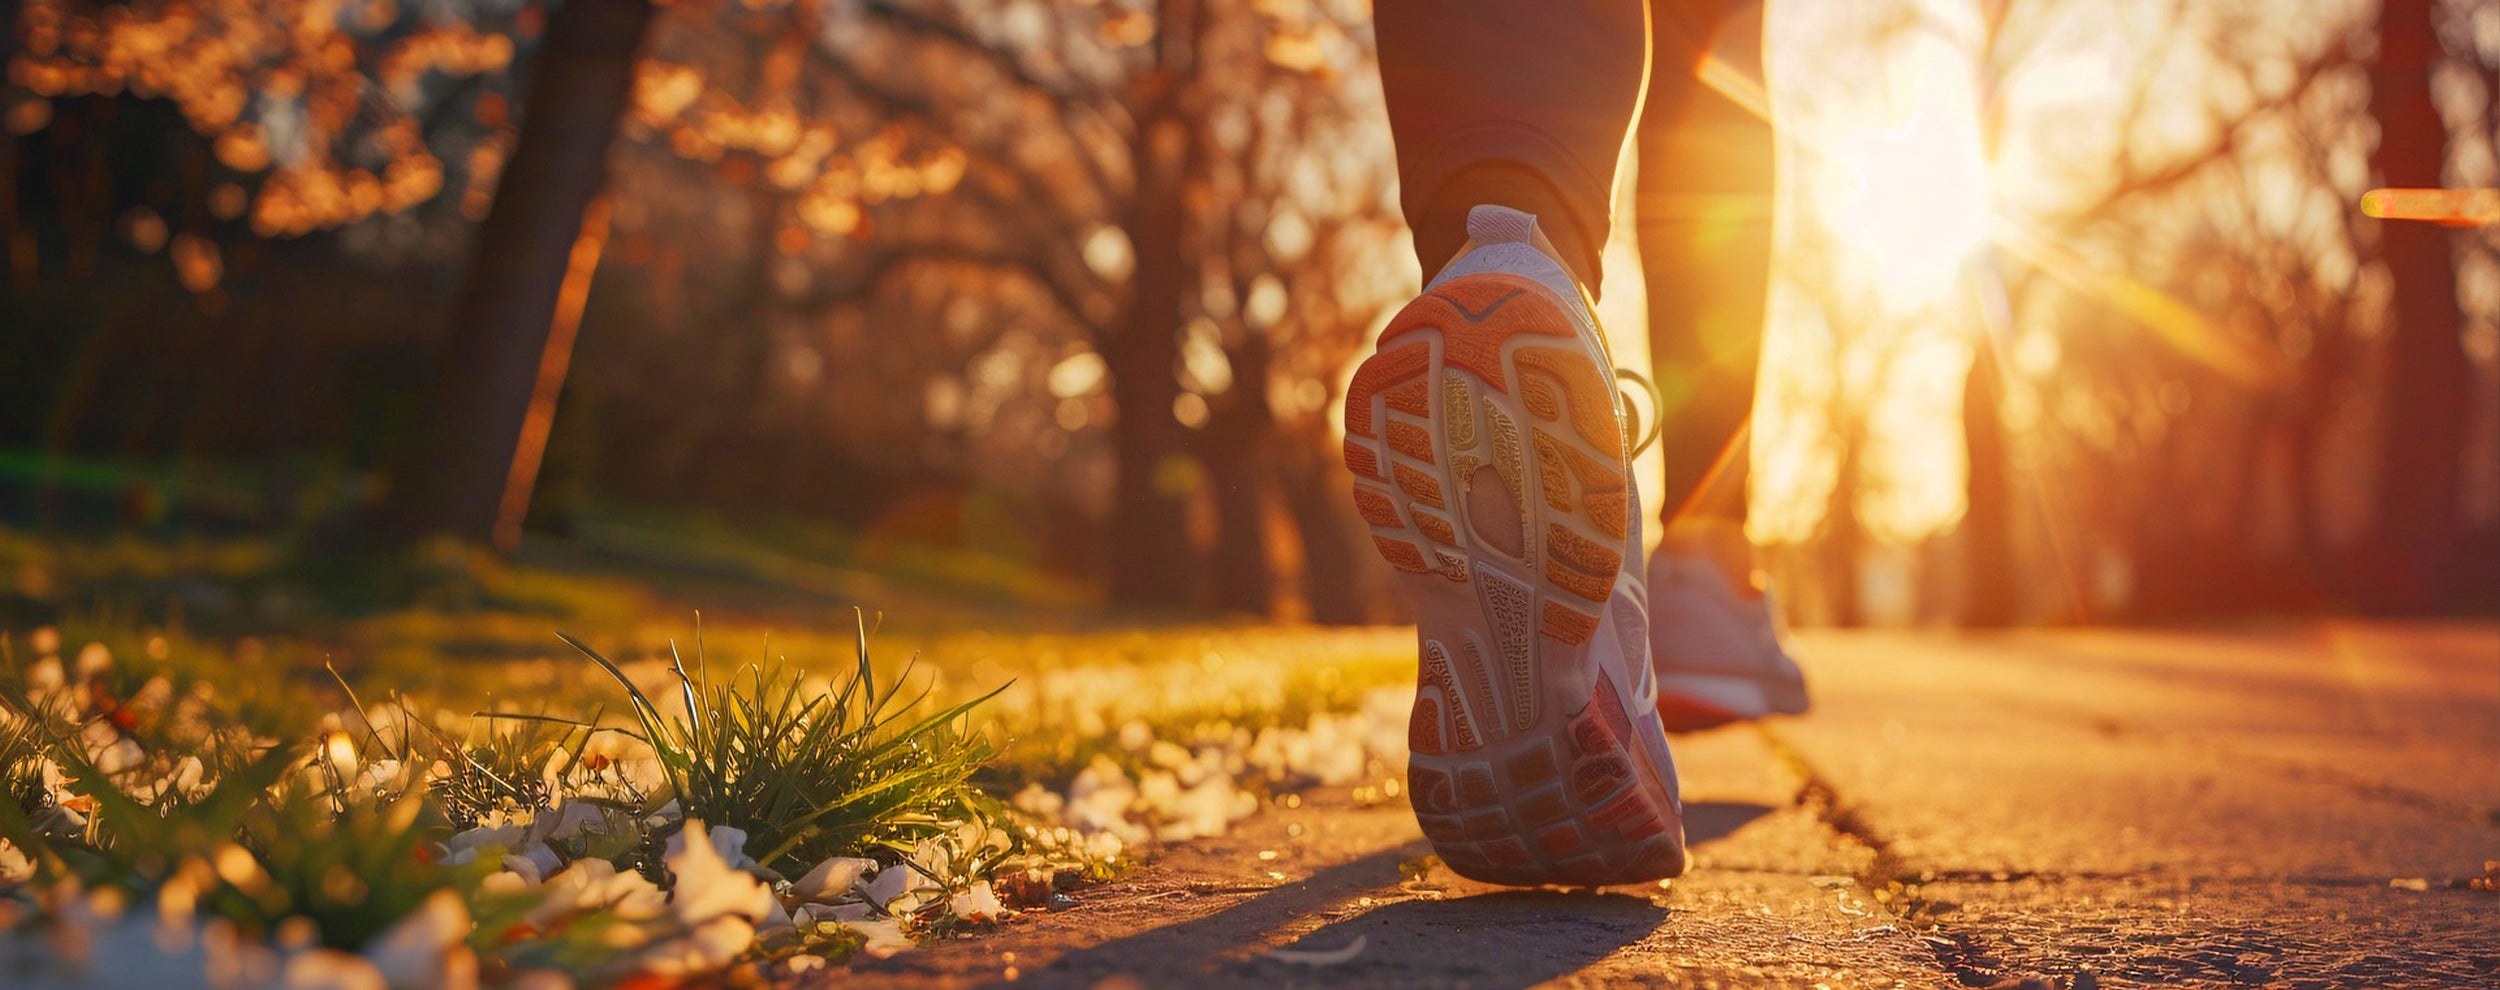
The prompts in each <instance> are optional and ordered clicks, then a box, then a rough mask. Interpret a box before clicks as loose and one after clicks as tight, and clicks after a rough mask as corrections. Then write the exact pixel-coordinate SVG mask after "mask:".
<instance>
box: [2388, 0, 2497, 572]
mask: <svg viewBox="0 0 2500 990" xmlns="http://www.w3.org/2000/svg"><path fill="white" fill-rule="evenodd" d="M2436 6H2437V4H2436V3H2435V2H2434V0H2386V2H2385V4H2384V5H2383V6H2382V7H2381V9H2380V13H2379V43H2378V62H2377V64H2376V65H2375V66H2374V67H2373V69H2372V71H2371V79H2370V81H2371V94H2370V113H2371V115H2372V116H2374V117H2376V118H2377V119H2378V124H2379V144H2378V149H2377V151H2376V152H2375V153H2373V155H2372V156H2371V164H2372V165H2373V166H2374V167H2375V168H2376V170H2377V171H2378V174H2379V181H2380V182H2381V183H2382V184H2384V185H2387V186H2391V187H2398V188H2431V187H2436V186H2438V185H2440V179H2441V175H2440V173H2441V170H2442V166H2443V165H2444V164H2445V163H2446V160H2447V146H2448V130H2447V125H2446V123H2445V122H2444V121H2442V120H2441V119H2440V116H2439V109H2438V107H2437V106H2436V105H2435V104H2434V103H2433V102H2432V99H2431V86H2430V81H2431V80H2430V76H2431V69H2432V67H2433V66H2434V65H2436V64H2437V63H2438V60H2439V55H2440V47H2439V38H2438V35H2437V33H2436V30H2435V27H2434V25H2433V23H2432V20H2433V17H2434V8H2435V7H2436ZM2379 248H2380V253H2381V256H2382V257H2383V259H2384V260H2385V261H2386V263H2387V270H2388V274H2389V275H2390V276H2391V277H2392V278H2393V280H2394V282H2395V298H2394V303H2395V307H2394V308H2395V326H2394V328H2393V332H2392V333H2390V334H2389V335H2388V344H2387V346H2388V347H2389V348H2390V350H2389V355H2388V357H2389V361H2388V378H2389V383H2390V384H2389V387H2388V389H2387V402H2388V405H2387V409H2386V415H2385V416H2384V417H2383V418H2382V421H2381V422H2382V428H2381V429H2382V432H2381V433H2380V438H2379V448H2380V464H2379V497H2378V532H2377V534H2376V538H2375V541H2374V542H2375V543H2376V545H2377V547H2378V551H2379V553H2380V554H2381V556H2382V559H2380V560H2378V561H2375V562H2374V563H2375V564H2376V565H2377V566H2375V567H2373V568H2371V569H2372V570H2373V571H2375V572H2376V573H2373V574H2372V575H2371V577H2372V580H2371V581H2370V584H2371V586H2372V587H2371V589H2370V590H2371V592H2372V594H2371V595H2370V598H2371V600H2370V601H2368V602H2367V604H2369V605H2371V606H2372V607H2374V608H2376V609H2378V610H2381V611H2387V612H2400V613H2408V614H2411V613H2422V612H2430V611H2435V610H2437V609H2439V608H2441V607H2443V606H2445V605H2448V604H2451V603H2452V602H2453V601H2454V599H2455V594H2454V592H2455V587H2454V586H2455V585H2456V584H2457V583H2458V579H2459V578H2461V577H2462V576H2463V575H2462V574H2461V568H2460V567H2459V564H2460V563H2461V562H2460V561H2458V560H2457V558H2456V554H2455V550H2456V541H2457V538H2458V537H2459V535H2460V533H2461V531H2462V529H2463V518H2462V513H2461V512H2460V510H2459V506H2458V484H2459V481H2460V480H2461V477H2462V473H2463V472H2462V470H2461V461H2462V460H2463V458H2464V448H2465V430H2466V415H2467V411H2468V408H2467V407H2468V405H2469V403H2470V402H2471V396H2472V388H2473V382H2472V374H2473V365H2472V364H2471V362H2470V360H2469V359H2468V358H2467V357H2466V354H2465V347H2464V341H2463V338H2462V335H2461V330H2462V325H2463V316H2462V314H2461V311H2460V309H2459V307H2458V305H2457V273H2456V253H2455V249H2454V246H2453V243H2452V235H2451V234H2450V233H2449V231H2448V230H2446V229H2445V228H2442V227H2439V226H2434V225H2431V224H2424V223H2408V222H2404V221H2391V222H2388V223H2385V224H2382V225H2380V228H2379Z"/></svg>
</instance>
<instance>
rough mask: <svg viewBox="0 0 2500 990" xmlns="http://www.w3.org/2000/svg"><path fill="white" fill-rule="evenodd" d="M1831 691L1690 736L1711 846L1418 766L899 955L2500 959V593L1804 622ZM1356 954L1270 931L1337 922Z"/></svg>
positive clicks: (2451, 979) (868, 977)
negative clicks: (2389, 620) (1422, 861)
mask: <svg viewBox="0 0 2500 990" xmlns="http://www.w3.org/2000/svg"><path fill="white" fill-rule="evenodd" d="M1810 646H1811V648H1812V649H1813V651H1814V658H1815V661H1816V662H1815V665H1814V672H1815V676H1816V678H1817V680H1816V685H1817V687H1818V689H1819V697H1818V709H1817V712H1816V714H1815V715H1814V716H1812V717H1810V718H1806V719H1800V720H1796V721H1793V722H1788V723H1783V724H1780V725H1776V726H1772V727H1769V728H1768V729H1755V728H1750V727H1747V728H1738V729H1732V730H1722V731H1719V732H1714V733H1708V734H1703V735H1700V736H1693V737H1686V738H1683V739H1679V740H1678V742H1677V758H1678V762H1679V764H1680V766H1681V769H1682V771H1683V775H1684V779H1685V781H1686V785H1685V800H1686V804H1687V812H1688V819H1689V832H1690V835H1691V839H1692V842H1693V846H1694V850H1695V866H1694V869H1693V871H1692V872H1691V873H1690V874H1688V875H1687V876H1686V877H1685V878H1683V879H1680V880H1677V881H1674V882H1673V883H1672V884H1669V885H1667V886H1665V887H1664V888H1659V887H1643V888H1614V889H1608V890H1604V891H1598V892H1587V891H1580V892H1564V891H1553V890H1547V891H1509V890H1500V889H1495V888H1488V887H1484V886H1482V885H1478V884H1473V883H1470V882H1467V881H1464V880H1460V879H1458V878H1456V877H1454V876H1452V875H1451V874H1450V873H1449V872H1448V871H1447V870H1443V869H1437V868H1436V869H1433V870H1431V871H1429V872H1427V873H1425V874H1423V876H1422V877H1421V878H1420V879H1413V878H1410V877H1409V876H1408V875H1407V874H1406V873H1404V872H1402V871H1401V864H1402V863H1406V862H1408V861H1411V860H1414V859H1416V858H1418V857H1421V856H1422V855H1424V853H1425V852H1426V851H1427V850H1426V848H1425V846H1424V844H1423V842H1422V839H1421V837H1420V835H1419V833H1418V832H1417V831H1416V829H1415V826H1414V824H1413V822H1412V820H1411V818H1410V817H1409V813H1408V810H1407V808H1406V807H1405V805H1404V804H1403V803H1402V802H1398V801H1389V802H1385V803H1375V804H1372V805H1368V806H1363V805H1358V804H1356V803H1355V802H1354V801H1353V800H1351V797H1350V795H1347V794H1344V793H1322V794H1315V795H1308V796H1306V801H1305V803H1304V804H1303V805H1302V806H1301V807H1298V808H1284V807H1280V806H1274V805H1271V806H1270V807H1269V808H1268V809H1267V810H1266V811H1265V812H1264V813H1262V814H1261V815H1259V816H1257V817H1255V818H1253V819H1251V820H1250V821H1248V822H1245V823H1243V825H1242V827H1240V828H1239V829H1238V830H1236V831H1235V832H1234V833H1233V834H1231V835H1229V836H1227V837H1225V838H1222V839H1217V840H1209V841H1202V842H1197V843H1191V844H1187V845H1184V846H1180V847H1176V848H1172V849H1168V850H1165V851H1164V852H1163V854H1162V856H1161V857H1160V858H1159V859H1158V860H1157V861H1156V862H1155V863H1154V864H1153V865H1152V866H1151V867H1149V868H1147V869H1145V870H1142V871H1141V872H1140V873H1139V874H1138V875H1136V876H1135V877H1133V878H1131V879H1129V880H1126V881H1123V882H1120V883H1116V884H1111V885H1106V886H1104V887H1101V888H1097V889H1095V890H1092V891H1089V892H1087V894H1086V896H1085V899H1084V903H1083V904H1082V905H1080V906H1078V907H1076V908H1072V909H1069V910H1066V911H1062V912H1058V913H1053V914H1044V915H1036V916H1029V917H1027V918H1024V919H1020V920H1018V921H1016V922H1014V923H1012V924H1010V925H1008V926H1006V927H1005V928H1003V929H1002V930H1000V931H998V932H996V933H993V934H989V935H985V936H982V937H978V938H969V939H962V940H956V941H951V942H947V943H943V944H939V945H934V946H929V947H925V948H923V949H921V950H919V951H915V952H911V953H907V954H905V955H903V956H899V957H896V958H894V959H890V960H885V961H881V962H863V963H861V964H859V965H858V966H857V967H855V969H854V970H853V971H851V972H848V973H836V974H829V975H830V977H831V979H832V980H833V981H838V982H844V983H846V984H850V983H857V982H868V983H875V984H888V985H899V986H993V985H996V986H1004V985H1007V984H1009V983H1013V984H1016V985H1019V986H1021V985H1035V986H1045V987H1062V986H1064V987H1085V988H1096V987H1105V988H1109V987H1138V986H1143V987H1226V986H1294V985H1322V984H1328V985H1341V984H1356V985H1392V986H1417V987H1437V986H1453V987H1461V986H1464V987H1516V986H1531V985H1539V984H1548V983H1552V984H1559V985H1568V986H1615V985H1623V986H1666V987H1714V986H1799V987H1803V986H1824V987H1830V988H1847V987H1896V986H1909V987H1929V986H1932V987H1953V986H1971V987H1986V986H2006V987H2084V986H2095V987H2107V986H2132V985H2199V986H2217V987H2221V986H2286V987H2330V986H2356V985H2369V986H2490V985H2493V984H2494V983H2495V982H2500V898H2495V896H2494V895H2493V894H2491V893H2487V892H2484V891H2480V890H2475V889H2470V884H2471V879H2472V878H2473V877H2474V876H2476V875H2478V874H2480V873H2481V872H2483V870H2484V866H2483V862H2484V860H2486V859H2500V628H2495V627H2491V626H2473V627H2454V628H2444V629H2427V630H2385V629H2373V628H2364V627H2337V628H2329V629H2304V630H2287V631H2284V632H2282V633H2280V634H2261V635H2243V636H2235V637H2215V636H2185V635H2170V636H2164V635H2132V636H2121V635H2104V634H2064V635H2035V636H2022V637H2009V638H2003V639H1990V640H1971V639H1935V638H1922V637H1908V636H1861V637H1848V638H1821V639H1817V640H1814V641H1813V642H1812V643H1811V644H1810ZM1358 941H1359V943H1360V945H1361V948H1360V951H1358V952H1352V953H1350V954H1347V953H1344V952H1342V951H1340V952H1339V953H1338V954H1339V955H1347V956H1348V957H1347V958H1345V959H1344V960H1343V961H1339V962H1331V963H1325V964H1318V963H1313V962H1309V961H1287V960H1285V959H1280V958H1278V957H1276V956H1272V955H1270V952H1271V950H1276V949H1284V950H1286V951H1287V952H1288V953H1291V952H1304V953H1312V954H1322V953H1328V952H1329V951H1330V950H1345V949H1347V948H1348V947H1349V946H1353V945H1355V944H1356V943H1357V942H1358Z"/></svg>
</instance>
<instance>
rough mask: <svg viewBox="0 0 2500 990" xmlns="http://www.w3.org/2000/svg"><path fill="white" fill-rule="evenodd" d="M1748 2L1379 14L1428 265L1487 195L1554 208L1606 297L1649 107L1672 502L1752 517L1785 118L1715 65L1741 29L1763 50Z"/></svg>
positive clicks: (1647, 166) (1440, 5)
mask: <svg viewBox="0 0 2500 990" xmlns="http://www.w3.org/2000/svg"><path fill="white" fill-rule="evenodd" d="M1743 5H1744V0H1654V2H1646V3H1645V2H1643V0H1569V2H1559V3H1558V2H1553V0H1378V2H1376V3H1375V4H1374V8H1373V9H1374V13H1375V17H1376V19H1377V24H1378V33H1379V39H1380V74H1381V85H1382V89H1383V90H1384V91H1385V93H1386V95H1387V99H1388V106H1389V126H1390V129H1391V131H1392V132H1393V134H1394V136H1395V138H1396V142H1397V149H1398V174H1399V179H1400V182H1401V190H1402V205H1403V207H1404V208H1405V212H1406V219H1407V223H1408V225H1409V226H1410V227H1412V228H1413V229H1414V233H1415V251H1416V254H1417V257H1418V258H1419V260H1421V262H1422V263H1423V267H1424V270H1425V271H1426V272H1431V271H1433V270H1435V269H1437V268H1439V267H1440V266H1441V264H1442V263H1444V262H1446V261H1448V260H1449V259H1450V257H1451V256H1452V255H1453V254H1455V253H1456V252H1457V250H1458V248H1459V246H1460V245H1461V244H1463V243H1465V242H1466V238H1467V235H1466V217H1467V211H1468V210H1469V209H1470V208H1473V207H1474V206H1476V205H1478V204H1482V203H1499V204H1502V205H1505V206H1511V207H1514V208H1517V209H1521V210H1526V211H1528V212H1531V213H1535V214H1537V215H1538V216H1539V217H1540V219H1541V220H1543V222H1542V223H1540V224H1539V228H1540V229H1542V230H1544V231H1545V232H1546V235H1547V236H1548V237H1550V238H1552V239H1553V241H1554V243H1555V246H1556V248H1557V249H1559V250H1560V251H1561V252H1562V253H1563V256H1564V260H1565V261H1566V262H1568V263H1569V264H1571V266H1572V267H1573V269H1574V270H1575V272H1576V273H1577V274H1578V275H1579V276H1580V277H1581V280H1582V281H1583V282H1585V283H1586V284H1587V285H1588V286H1589V290H1590V291H1591V292H1592V293H1594V292H1596V291H1598V289H1599V283H1598V276H1599V265H1598V255H1599V252H1600V251H1601V250H1602V249H1603V248H1604V245H1605V243H1606V236H1607V232H1608V229H1609V227H1610V226H1611V224H1612V217H1611V214H1610V211H1609V208H1608V203H1609V200H1610V198H1611V196H1610V193H1611V192H1612V190H1613V188H1614V176H1615V163H1616V161H1617V160H1618V159H1619V157H1620V155H1621V152H1622V149H1623V142H1624V140H1625V136H1626V134H1627V132H1629V131H1630V130H1631V126H1632V123H1633V121H1634V118H1635V117H1636V116H1637V117H1638V119H1639V123H1640V128H1639V140H1640V142H1641V143H1640V162H1641V166H1640V175H1639V177H1638V180H1639V182H1638V190H1639V198H1638V201H1637V209H1636V215H1637V216H1638V218H1639V229H1638V231H1637V234H1638V237H1639V240H1640V248H1641V260H1642V264H1643V266H1644V268H1645V269H1646V271H1647V273H1648V285H1647V288H1648V290H1649V311H1650V312H1649V316H1650V320H1649V323H1650V348H1651V351H1650V353H1651V355H1652V362H1653V374H1652V377H1653V378H1654V379H1655V380H1656V381H1657V383H1658V385H1659V387H1660V391H1662V392H1663V393H1665V399H1666V403H1667V405H1666V408H1665V410H1664V414H1665V415H1664V425H1665V429H1664V432H1663V434H1662V436H1661V438H1660V443H1661V448H1662V451H1663V453H1664V455H1665V460H1666V486H1665V489H1664V491H1665V495H1666V499H1665V504H1666V506H1667V511H1668V513H1669V514H1670V515H1672V514H1674V513H1675V512H1676V511H1677V510H1678V508H1679V507H1683V508H1686V509H1687V510H1688V511H1689V512H1690V513H1691V514H1695V515H1707V516H1712V517H1719V518H1733V519H1736V520H1742V519H1743V513H1744V502H1745V500H1744V498H1743V484H1742V479H1743V472H1744V467H1745V460H1746V458H1745V457H1744V456H1743V455H1744V449H1743V445H1742V444H1740V443H1738V441H1739V440H1741V439H1742V438H1743V437H1744V436H1745V426H1746V423H1747V420H1748V419H1749V417H1750V414H1751V411H1752V408H1753V397H1754V378H1755V373H1756V368H1757V365H1758V363H1759V360H1760V355H1761V349H1762V348H1761V336H1762V320H1763V306H1764V294H1765V292H1766V290H1767V286H1768V279H1769V267H1770V265H1769V256H1770V209H1769V203H1770V198H1771V159H1772V155H1771V130H1770V126H1769V124H1768V123H1767V122H1765V121H1763V120H1761V119H1760V118H1759V117H1757V116H1755V115H1754V114H1753V112H1751V111H1748V110H1746V109H1744V108H1743V107H1741V106H1740V105H1739V104H1738V103H1736V102H1734V101H1732V100H1730V99H1728V98H1727V97H1725V96H1723V95H1721V94H1719V93H1718V92H1717V91H1715V90H1712V89H1710V88H1708V87H1706V86H1704V85H1703V84H1702V83H1701V81H1700V78H1699V74H1698V72H1697V70H1698V68H1699V66H1700V64H1701V61H1702V53H1703V52H1704V51H1706V50H1708V49H1709V48H1710V47H1711V45H1710V40H1711V38H1712V37H1713V36H1714V35H1715V34H1716V33H1718V32H1719V31H1720V30H1722V29H1723V28H1725V29H1728V30H1742V31H1747V32H1750V33H1751V38H1750V39H1749V40H1750V41H1751V44H1750V45H1747V44H1745V42H1746V41H1747V40H1748V39H1745V38H1735V39H1730V40H1732V41H1735V42H1737V44H1736V45H1735V46H1734V47H1735V49H1736V50H1741V51H1746V52H1759V50H1760V34H1759V32H1760V26H1761V21H1760V19H1759V17H1751V16H1739V17H1733V18H1731V17H1730V14H1731V12H1733V11H1735V10H1737V9H1738V8H1740V7H1741V6H1743ZM1719 47H1720V48H1721V49H1722V50H1728V49H1729V48H1730V46H1726V45H1722V46H1719ZM1740 61H1745V62H1753V63H1755V64H1754V65H1753V66H1751V67H1752V68H1754V69H1755V70H1756V71H1755V72H1754V73H1753V75H1754V77H1755V78H1759V71H1758V60H1756V59H1743V60H1740ZM1723 455H1724V456H1723ZM1723 462H1724V463H1725V469H1724V470H1725V471H1726V473H1725V474H1722V476H1721V477H1720V478H1719V479H1718V480H1717V482H1716V483H1712V482H1711V476H1712V473H1713V468H1714V466H1716V465H1720V464H1722V463H1723ZM1705 485H1708V486H1709V490H1708V491H1706V492H1704V491H1703V489H1704V486H1705ZM1696 493H1699V494H1701V495H1702V496H1703V497H1701V498H1695V497H1694V496H1695V495H1696Z"/></svg>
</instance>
